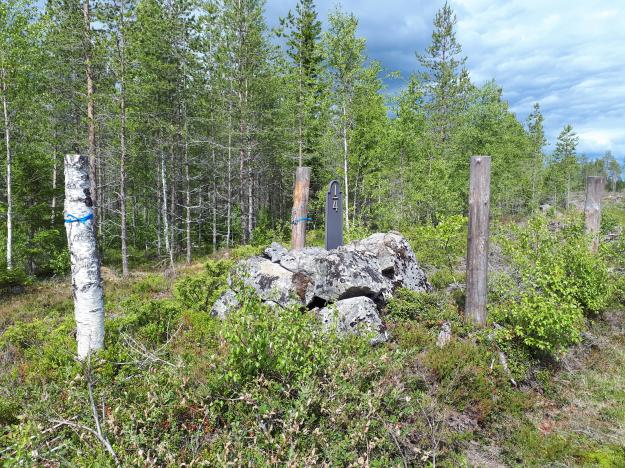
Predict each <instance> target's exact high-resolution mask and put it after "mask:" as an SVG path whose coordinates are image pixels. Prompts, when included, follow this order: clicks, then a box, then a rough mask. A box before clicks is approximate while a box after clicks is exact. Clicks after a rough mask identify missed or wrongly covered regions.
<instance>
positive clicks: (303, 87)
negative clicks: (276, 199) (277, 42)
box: [281, 0, 323, 172]
mask: <svg viewBox="0 0 625 468" xmlns="http://www.w3.org/2000/svg"><path fill="white" fill-rule="evenodd" d="M281 22H282V25H283V26H286V27H287V28H288V29H289V32H288V34H287V35H286V37H287V41H286V45H287V54H288V56H289V57H290V59H291V60H292V61H293V64H292V68H293V70H292V76H293V78H292V81H293V82H294V83H293V84H294V85H295V86H294V88H295V89H294V94H295V121H296V128H297V147H298V152H297V154H298V157H297V160H298V164H299V166H303V165H304V164H306V165H311V162H312V163H314V164H313V165H317V164H318V159H317V161H312V158H313V157H314V156H315V155H316V154H317V153H318V141H317V140H318V133H319V129H318V125H317V124H318V122H319V119H318V117H319V114H320V111H321V109H320V107H321V103H320V99H319V98H320V94H321V82H320V73H321V65H322V58H323V57H322V53H321V48H320V44H319V39H320V36H321V21H319V19H318V18H317V12H316V11H315V5H314V0H299V1H298V3H297V5H296V7H295V15H294V14H293V13H292V12H289V14H288V16H287V17H286V18H285V19H282V20H281ZM315 172H316V171H315Z"/></svg>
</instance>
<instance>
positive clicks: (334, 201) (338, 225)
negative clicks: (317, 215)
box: [326, 180, 343, 250]
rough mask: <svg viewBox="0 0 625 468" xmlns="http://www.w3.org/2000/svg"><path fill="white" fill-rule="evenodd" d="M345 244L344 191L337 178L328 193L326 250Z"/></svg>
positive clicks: (331, 183)
mask: <svg viewBox="0 0 625 468" xmlns="http://www.w3.org/2000/svg"><path fill="white" fill-rule="evenodd" d="M341 245H343V192H341V187H340V186H339V183H338V181H337V180H333V181H332V182H330V186H329V188H328V193H327V194H326V250H332V249H336V248H337V247H340V246H341Z"/></svg>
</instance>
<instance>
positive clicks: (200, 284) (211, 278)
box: [174, 260, 232, 312]
mask: <svg viewBox="0 0 625 468" xmlns="http://www.w3.org/2000/svg"><path fill="white" fill-rule="evenodd" d="M231 267H232V262H230V261H227V260H209V261H208V262H207V263H206V267H205V268H206V271H204V272H202V273H200V274H197V275H193V276H188V277H186V278H182V279H181V280H179V281H178V282H176V284H175V285H174V297H175V298H176V299H177V300H178V301H179V302H180V303H181V304H182V305H183V306H184V307H186V308H189V309H191V310H195V311H204V312H207V311H208V310H210V308H211V307H212V305H213V303H214V302H215V301H216V300H217V299H218V298H219V296H220V295H221V293H222V292H223V290H224V288H225V287H226V286H227V278H228V272H229V271H230V268H231Z"/></svg>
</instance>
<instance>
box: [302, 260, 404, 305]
mask: <svg viewBox="0 0 625 468" xmlns="http://www.w3.org/2000/svg"><path fill="white" fill-rule="evenodd" d="M311 277H312V280H313V284H314V287H313V290H312V296H311V297H307V299H309V301H308V303H309V304H313V303H314V304H319V303H322V304H323V303H332V302H336V301H340V300H342V299H349V298H352V297H359V296H365V297H368V298H371V299H373V300H376V301H378V302H383V301H384V300H386V299H388V298H389V296H390V294H391V292H392V289H391V285H390V283H389V282H388V281H387V279H386V278H384V276H383V275H382V273H381V272H380V271H379V268H378V267H377V263H376V262H375V260H374V259H372V258H370V257H369V256H367V255H366V254H365V253H361V252H357V251H347V250H343V249H335V250H331V251H329V252H328V253H327V255H324V256H322V257H318V258H316V259H315V262H314V272H313V273H312V275H311Z"/></svg>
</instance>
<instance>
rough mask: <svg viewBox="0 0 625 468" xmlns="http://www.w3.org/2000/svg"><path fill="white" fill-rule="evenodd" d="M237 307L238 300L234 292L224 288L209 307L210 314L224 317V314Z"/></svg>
mask: <svg viewBox="0 0 625 468" xmlns="http://www.w3.org/2000/svg"><path fill="white" fill-rule="evenodd" d="M237 307H239V300H238V299H237V295H236V293H235V292H234V291H233V290H232V289H228V290H226V292H224V293H223V294H222V295H221V297H220V298H219V299H217V300H216V301H215V303H214V304H213V307H212V309H211V314H212V315H213V316H214V317H219V318H220V319H222V320H223V319H225V318H226V316H227V315H228V314H229V313H230V312H231V311H233V310H234V309H236V308H237Z"/></svg>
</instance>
